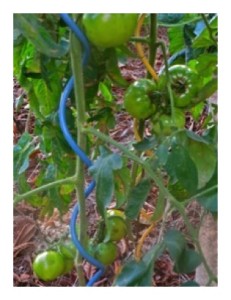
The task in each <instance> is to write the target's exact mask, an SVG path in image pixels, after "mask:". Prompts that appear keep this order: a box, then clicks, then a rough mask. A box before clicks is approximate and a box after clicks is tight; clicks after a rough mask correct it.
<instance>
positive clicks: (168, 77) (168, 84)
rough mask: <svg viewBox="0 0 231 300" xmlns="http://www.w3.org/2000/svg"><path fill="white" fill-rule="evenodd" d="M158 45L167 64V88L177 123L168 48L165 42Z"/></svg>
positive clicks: (172, 112)
mask: <svg viewBox="0 0 231 300" xmlns="http://www.w3.org/2000/svg"><path fill="white" fill-rule="evenodd" d="M156 46H157V47H158V46H159V47H160V48H161V51H162V53H163V58H164V64H165V74H166V82H167V90H168V94H169V98H170V105H171V114H172V116H173V121H174V123H175V121H176V120H175V105H174V99H173V93H172V88H171V83H170V75H169V71H168V58H167V53H166V48H165V44H164V43H163V42H158V43H157V44H156Z"/></svg>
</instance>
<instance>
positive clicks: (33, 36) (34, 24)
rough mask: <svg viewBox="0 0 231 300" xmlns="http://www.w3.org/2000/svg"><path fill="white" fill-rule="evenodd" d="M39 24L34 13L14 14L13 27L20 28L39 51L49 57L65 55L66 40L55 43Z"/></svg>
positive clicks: (66, 48) (66, 49)
mask: <svg viewBox="0 0 231 300" xmlns="http://www.w3.org/2000/svg"><path fill="white" fill-rule="evenodd" d="M41 24H42V23H41V22H39V18H38V15H36V14H14V27H15V28H16V29H18V30H20V31H21V32H22V33H23V35H24V36H25V37H26V38H27V39H28V40H29V41H30V42H31V43H33V44H34V45H35V47H36V49H37V50H38V51H39V52H41V53H43V54H45V55H47V56H49V57H61V56H63V55H65V54H66V53H67V51H68V43H67V41H66V40H62V41H61V43H60V44H57V43H56V42H55V41H54V40H53V38H52V36H51V34H50V33H49V32H48V31H47V29H46V28H44V27H43V26H42V25H41Z"/></svg>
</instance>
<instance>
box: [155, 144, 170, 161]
mask: <svg viewBox="0 0 231 300" xmlns="http://www.w3.org/2000/svg"><path fill="white" fill-rule="evenodd" d="M168 155H169V145H168V144H167V143H165V142H163V143H161V144H160V145H159V147H158V148H157V150H156V156H157V159H158V164H159V165H160V166H164V165H165V164H166V163H167V160H168Z"/></svg>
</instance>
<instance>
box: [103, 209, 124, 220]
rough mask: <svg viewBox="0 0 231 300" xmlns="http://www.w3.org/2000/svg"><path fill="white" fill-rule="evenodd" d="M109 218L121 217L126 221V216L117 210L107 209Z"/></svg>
mask: <svg viewBox="0 0 231 300" xmlns="http://www.w3.org/2000/svg"><path fill="white" fill-rule="evenodd" d="M109 217H121V218H122V219H124V220H126V216H125V214H124V212H123V211H122V210H119V209H108V210H107V218H109Z"/></svg>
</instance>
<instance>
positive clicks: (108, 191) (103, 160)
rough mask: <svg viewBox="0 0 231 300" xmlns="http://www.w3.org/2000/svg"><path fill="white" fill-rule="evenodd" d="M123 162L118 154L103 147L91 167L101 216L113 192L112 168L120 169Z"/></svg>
mask: <svg viewBox="0 0 231 300" xmlns="http://www.w3.org/2000/svg"><path fill="white" fill-rule="evenodd" d="M122 166H123V162H122V159H121V157H120V156H119V155H118V154H115V153H111V152H109V151H108V150H106V149H105V148H103V147H101V148H100V156H99V158H98V159H97V160H96V162H95V163H94V165H93V166H92V167H90V168H89V171H90V173H91V174H92V175H93V176H94V178H95V180H96V203H97V208H98V211H99V213H100V214H101V216H103V215H104V209H105V207H107V206H108V205H109V204H110V202H111V200H112V196H113V193H114V187H115V184H114V173H113V171H114V170H118V169H121V168H122Z"/></svg>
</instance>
